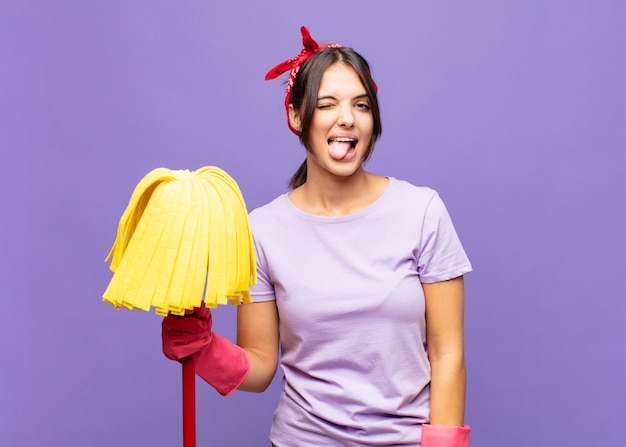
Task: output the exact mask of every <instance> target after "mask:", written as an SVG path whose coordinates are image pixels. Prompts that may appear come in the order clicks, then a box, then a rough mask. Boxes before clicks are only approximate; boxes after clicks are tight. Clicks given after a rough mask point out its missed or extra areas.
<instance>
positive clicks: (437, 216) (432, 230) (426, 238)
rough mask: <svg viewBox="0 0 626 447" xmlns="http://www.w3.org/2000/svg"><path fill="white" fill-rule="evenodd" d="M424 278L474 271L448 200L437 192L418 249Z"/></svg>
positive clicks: (442, 278) (430, 280)
mask: <svg viewBox="0 0 626 447" xmlns="http://www.w3.org/2000/svg"><path fill="white" fill-rule="evenodd" d="M417 270H418V273H419V275H420V281H421V282H423V283H433V282H439V281H446V280H449V279H453V278H456V277H458V276H461V275H464V274H465V273H468V272H471V271H472V266H471V264H470V261H469V259H468V257H467V255H466V254H465V250H464V249H463V246H462V245H461V241H460V240H459V237H458V235H457V233H456V230H455V229H454V225H453V224H452V219H451V218H450V215H449V213H448V210H447V209H446V206H445V204H444V203H443V201H442V200H441V198H440V197H439V195H438V194H437V193H435V194H434V195H433V197H432V198H431V200H430V202H429V204H428V206H427V208H426V212H425V213H424V222H423V226H422V234H421V241H420V244H419V247H418V253H417Z"/></svg>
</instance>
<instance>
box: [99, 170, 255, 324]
mask: <svg viewBox="0 0 626 447" xmlns="http://www.w3.org/2000/svg"><path fill="white" fill-rule="evenodd" d="M109 259H111V265H110V268H111V270H112V271H113V272H114V275H113V278H112V279H111V281H110V283H109V285H108V287H107V289H106V291H105V292H104V295H103V298H104V301H106V302H108V303H111V304H113V305H114V306H115V307H116V308H118V309H119V308H121V307H126V308H128V309H141V310H145V311H149V310H150V309H151V308H152V307H154V308H155V311H156V313H157V314H160V315H167V314H168V313H171V314H174V315H183V314H184V313H185V310H192V309H194V308H195V307H200V305H201V303H202V301H204V303H205V305H206V306H207V307H216V306H217V305H218V304H227V303H230V304H234V305H237V304H241V303H249V302H251V298H250V292H249V287H250V286H251V285H253V284H255V283H256V259H255V253H254V245H253V240H252V233H251V232H250V227H249V223H248V212H247V210H246V205H245V202H244V200H243V197H242V195H241V191H240V190H239V187H238V186H237V183H236V182H235V181H234V180H233V178H232V177H230V176H229V175H228V174H227V173H226V172H225V171H223V170H222V169H220V168H217V167H214V166H207V167H203V168H200V169H198V170H197V171H188V170H170V169H167V168H157V169H154V170H153V171H151V172H149V173H148V174H147V175H146V176H145V177H144V178H143V179H142V180H141V181H140V182H139V184H138V185H137V187H136V188H135V190H134V191H133V194H132V196H131V198H130V201H129V203H128V206H127V208H126V210H125V211H124V213H123V214H122V217H121V219H120V222H119V225H118V229H117V237H116V239H115V242H114V244H113V247H112V248H111V251H110V253H109V255H108V256H107V258H106V261H108V260H109Z"/></svg>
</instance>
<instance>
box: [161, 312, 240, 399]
mask: <svg viewBox="0 0 626 447" xmlns="http://www.w3.org/2000/svg"><path fill="white" fill-rule="evenodd" d="M212 323H213V318H212V316H211V311H210V310H209V309H207V308H205V307H204V305H203V306H202V307H201V308H197V309H195V310H194V312H193V313H190V314H186V315H185V316H181V317H179V316H175V315H168V316H167V317H165V318H163V323H162V326H161V328H162V331H161V337H162V340H163V354H165V356H166V357H167V358H169V359H172V360H181V359H183V358H184V357H188V356H190V355H193V356H194V360H195V370H196V374H197V375H198V376H200V377H202V379H204V381H205V382H207V383H208V384H209V385H211V386H212V387H213V388H215V389H216V390H217V392H218V393H220V394H221V395H223V396H228V395H230V394H232V392H233V391H235V390H236V389H237V388H238V387H239V385H241V382H243V381H244V379H245V378H246V376H247V375H248V370H249V369H250V361H249V360H248V355H247V354H246V353H245V352H244V350H243V349H241V348H240V347H239V346H237V345H235V344H233V343H231V342H230V341H229V340H228V339H226V338H224V337H221V336H219V335H217V334H215V333H214V332H213V331H212V330H211V326H212Z"/></svg>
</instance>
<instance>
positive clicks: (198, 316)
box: [161, 307, 213, 361]
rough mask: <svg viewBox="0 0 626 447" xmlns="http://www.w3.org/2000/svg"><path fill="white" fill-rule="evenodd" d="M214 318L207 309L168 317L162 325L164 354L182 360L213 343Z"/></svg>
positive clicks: (203, 308) (172, 358)
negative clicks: (212, 327)
mask: <svg viewBox="0 0 626 447" xmlns="http://www.w3.org/2000/svg"><path fill="white" fill-rule="evenodd" d="M212 325H213V316H212V315H211V311H210V310H209V309H207V308H205V307H201V308H198V309H195V310H194V311H193V312H188V313H186V314H185V315H184V316H180V317H179V316H177V315H168V316H167V317H165V318H163V322H162V324H161V338H162V340H163V354H165V357H167V358H168V359H171V360H178V361H180V360H182V359H183V358H185V357H188V356H190V355H192V354H195V353H196V352H198V351H200V350H201V349H203V348H205V347H207V346H208V345H209V343H211V326H212Z"/></svg>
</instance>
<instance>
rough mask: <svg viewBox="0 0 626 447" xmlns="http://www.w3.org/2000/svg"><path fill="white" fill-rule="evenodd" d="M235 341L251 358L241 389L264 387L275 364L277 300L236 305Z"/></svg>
mask: <svg viewBox="0 0 626 447" xmlns="http://www.w3.org/2000/svg"><path fill="white" fill-rule="evenodd" d="M237 344H238V345H239V346H240V347H241V348H243V350H244V351H245V352H246V354H247V356H248V359H249V360H250V370H249V371H248V375H247V376H246V378H245V380H244V381H243V382H242V384H241V385H240V386H239V389H240V390H242V391H255V392H262V391H264V390H265V389H266V388H267V387H268V386H269V384H270V382H271V381H272V379H273V377H274V374H275V373H276V368H277V366H278V349H279V335H278V309H277V308H276V301H265V302H259V303H251V304H242V305H240V306H238V308H237Z"/></svg>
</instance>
